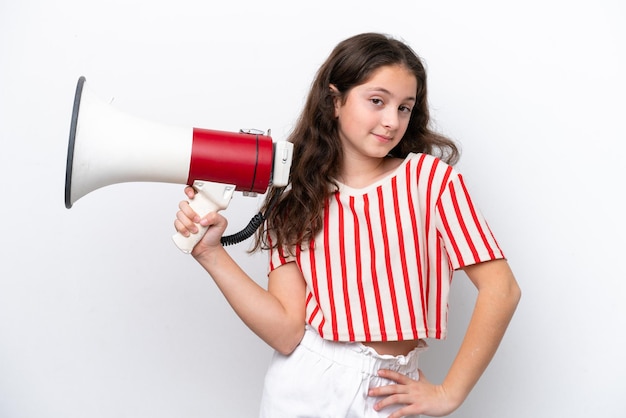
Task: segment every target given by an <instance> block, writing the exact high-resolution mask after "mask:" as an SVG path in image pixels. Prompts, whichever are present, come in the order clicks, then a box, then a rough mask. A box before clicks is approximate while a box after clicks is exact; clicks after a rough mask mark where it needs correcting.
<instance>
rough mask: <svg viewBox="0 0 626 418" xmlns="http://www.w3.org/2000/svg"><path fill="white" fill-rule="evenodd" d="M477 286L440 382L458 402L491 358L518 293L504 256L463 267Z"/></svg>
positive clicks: (516, 301) (470, 388)
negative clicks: (458, 342)
mask: <svg viewBox="0 0 626 418" xmlns="http://www.w3.org/2000/svg"><path fill="white" fill-rule="evenodd" d="M463 271H465V273H466V274H467V276H468V277H469V279H470V280H471V281H472V282H473V283H474V285H475V286H476V288H477V289H478V297H477V299H476V304H475V306H474V312H473V314H472V317H471V320H470V323H469V325H468V328H467V331H466V333H465V337H464V338H463V341H462V343H461V347H460V348H459V352H458V353H457V355H456V358H455V359H454V361H453V363H452V366H451V367H450V370H449V371H448V374H447V376H446V378H445V379H444V381H443V383H442V386H443V388H444V389H445V391H446V392H447V393H448V394H449V396H450V398H451V399H452V400H453V402H454V403H455V404H457V405H460V404H461V403H462V402H463V401H464V400H465V398H466V397H467V395H469V393H470V391H471V390H472V388H473V387H474V385H475V384H476V382H477V381H478V379H479V378H480V376H481V375H482V374H483V372H484V371H485V369H486V368H487V366H488V365H489V362H490V361H491V359H492V358H493V356H494V354H495V353H496V350H497V349H498V346H499V345H500V342H501V341H502V338H503V337H504V332H505V331H506V328H507V326H508V325H509V322H510V321H511V318H512V317H513V313H514V312H515V309H516V308H517V304H518V302H519V300H520V297H521V290H520V288H519V286H518V284H517V281H516V280H515V277H514V276H513V272H512V271H511V269H510V268H509V264H508V263H507V262H506V260H494V261H488V262H484V263H479V264H475V265H472V266H468V267H465V268H464V269H463Z"/></svg>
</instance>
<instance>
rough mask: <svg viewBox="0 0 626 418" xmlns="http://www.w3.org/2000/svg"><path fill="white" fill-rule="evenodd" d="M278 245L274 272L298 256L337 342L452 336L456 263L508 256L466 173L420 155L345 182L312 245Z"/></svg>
mask: <svg viewBox="0 0 626 418" xmlns="http://www.w3.org/2000/svg"><path fill="white" fill-rule="evenodd" d="M288 254H289V253H288V252H284V251H278V250H276V249H273V250H271V251H270V266H269V268H270V271H272V270H274V269H276V268H278V267H279V266H281V265H283V264H286V263H289V262H295V263H297V265H298V267H299V268H300V270H301V271H302V274H303V276H304V279H305V281H306V321H307V323H308V324H310V325H311V326H312V327H313V328H315V329H316V330H317V331H318V332H319V334H320V336H321V337H322V338H325V339H328V340H334V341H397V340H409V339H410V340H414V339H420V338H436V339H444V338H445V337H446V333H447V319H448V318H447V316H448V295H449V289H450V283H451V280H452V273H453V271H454V270H455V269H458V268H461V267H464V266H467V265H471V264H475V263H479V262H482V261H487V260H494V259H498V258H503V257H504V255H503V253H502V251H501V250H500V248H499V246H498V243H497V242H496V240H495V238H494V237H493V235H492V233H491V231H490V229H489V226H488V225H487V222H486V221H485V219H484V218H483V216H482V215H481V213H480V212H479V211H478V209H477V208H476V207H475V206H474V204H473V202H472V200H471V198H470V196H469V194H468V192H467V190H466V188H465V185H464V183H463V179H462V177H461V175H460V174H459V173H458V172H456V171H455V169H453V168H452V167H451V166H449V165H447V164H446V163H444V162H443V161H441V160H439V159H437V158H435V157H433V156H430V155H427V154H410V155H409V156H408V157H407V158H406V159H405V161H404V162H403V163H402V164H401V165H400V166H399V167H398V168H397V169H396V170H395V171H394V172H393V173H390V174H389V175H388V176H386V177H385V178H383V179H381V180H379V181H377V182H375V183H374V184H372V185H370V186H368V187H365V188H363V189H358V190H357V189H353V188H350V187H348V186H345V185H342V184H339V190H338V191H336V192H335V193H333V194H332V195H331V196H330V197H329V199H328V200H327V203H326V207H325V210H324V228H323V230H322V231H321V232H320V233H319V234H318V235H317V236H316V237H315V239H314V240H313V242H311V243H309V245H307V246H301V247H299V248H297V249H296V251H295V252H294V255H293V256H289V255H288Z"/></svg>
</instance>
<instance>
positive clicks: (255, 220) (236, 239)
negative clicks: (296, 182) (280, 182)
mask: <svg viewBox="0 0 626 418" xmlns="http://www.w3.org/2000/svg"><path fill="white" fill-rule="evenodd" d="M283 190H285V189H284V188H282V189H281V190H280V191H279V193H276V194H275V195H274V196H273V197H272V199H271V200H270V203H269V204H268V205H267V209H266V210H265V214H263V213H261V212H259V213H257V214H256V215H254V216H253V217H252V219H250V222H248V225H246V227H245V228H244V229H242V230H241V231H239V232H236V233H234V234H232V235H226V236H223V237H222V238H221V240H220V241H221V243H222V245H224V246H228V245H234V244H239V243H240V242H242V241H245V240H247V239H248V238H250V237H251V236H252V235H253V234H254V233H255V232H256V230H257V229H259V227H260V226H261V225H262V224H263V222H265V220H266V219H267V214H268V213H269V212H271V210H272V209H273V208H274V205H275V204H276V200H277V199H278V198H279V197H280V195H281V194H282V193H283Z"/></svg>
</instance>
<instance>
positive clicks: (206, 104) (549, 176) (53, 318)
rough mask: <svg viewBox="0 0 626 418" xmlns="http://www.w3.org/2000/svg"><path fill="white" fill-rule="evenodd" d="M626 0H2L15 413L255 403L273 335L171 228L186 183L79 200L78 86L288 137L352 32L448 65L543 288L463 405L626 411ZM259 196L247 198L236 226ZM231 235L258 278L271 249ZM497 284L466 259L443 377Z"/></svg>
mask: <svg viewBox="0 0 626 418" xmlns="http://www.w3.org/2000/svg"><path fill="white" fill-rule="evenodd" d="M625 10H626V9H625V6H624V5H623V2H621V1H619V0H614V1H612V0H596V1H593V2H592V1H587V2H583V1H530V2H529V1H527V2H517V3H512V4H511V3H510V2H499V1H487V0H482V1H477V2H465V1H445V2H443V1H440V2H434V1H433V2H425V1H396V0H388V1H386V2H380V1H376V2H374V1H369V0H367V1H364V0H359V1H343V2H342V1H326V0H323V1H321V0H318V1H315V2H283V1H266V2H256V1H251V0H243V1H237V2H219V3H218V2H197V1H189V0H179V1H176V2H165V1H161V0H156V1H155V0H149V1H148V0H144V1H139V0H112V1H108V2H87V1H79V0H57V1H54V2H49V1H41V0H0V141H1V149H0V190H1V192H2V205H0V218H1V219H2V221H3V222H2V223H1V224H0V232H1V235H2V237H3V238H2V242H3V247H2V252H1V255H0V257H1V262H0V417H2V418H40V417H46V418H84V417H90V418H99V417H102V418H104V417H106V418H110V417H151V418H161V417H163V418H165V417H168V418H169V417H184V418H195V417H253V416H255V413H256V410H257V406H258V402H259V399H260V392H261V385H262V379H263V374H264V371H265V367H266V365H267V362H268V360H269V357H270V355H271V352H270V350H269V349H268V348H267V347H266V346H265V345H264V344H263V343H262V342H260V341H259V340H258V339H257V338H256V337H255V336H254V335H253V334H252V333H251V332H250V331H248V330H247V328H245V327H244V326H243V325H241V323H240V321H239V319H238V318H237V317H236V315H235V314H233V313H232V311H231V310H230V307H229V306H228V304H227V303H226V302H225V301H224V300H223V298H222V297H221V294H219V292H218V290H217V288H216V287H215V286H214V284H213V283H212V281H211V279H210V278H209V277H208V275H206V274H205V273H204V272H203V270H201V268H200V267H199V266H198V265H197V264H196V263H195V262H194V261H193V259H191V258H190V257H189V256H186V255H184V254H182V253H181V252H179V251H178V249H176V248H175V247H174V246H173V244H172V242H171V240H170V236H171V234H172V233H173V232H174V231H173V219H174V214H175V211H176V207H177V204H178V201H179V200H181V199H182V197H183V194H182V188H183V187H182V186H179V185H171V184H154V183H142V184H138V183H133V184H120V185H114V186H110V187H107V188H104V189H101V190H98V191H96V192H94V193H92V194H89V195H87V196H86V197H84V198H83V199H81V200H79V201H78V202H77V203H76V204H75V205H74V207H73V208H72V209H71V210H67V209H65V207H64V204H63V192H64V176H65V160H66V151H67V140H68V133H69V122H70V116H71V107H72V102H73V95H74V88H75V85H76V81H77V79H78V77H79V76H81V75H84V76H86V78H87V83H88V84H89V86H90V87H91V89H92V90H93V91H94V92H96V93H97V94H98V95H100V97H102V99H103V100H106V101H108V102H111V103H112V104H114V105H115V106H116V107H118V108H119V109H121V110H123V111H125V112H128V113H130V114H133V115H136V116H139V117H141V118H145V119H148V120H154V121H160V122H164V123H168V124H172V125H181V126H197V127H203V128H212V129H221V130H234V131H236V130H238V129H239V128H258V129H267V128H271V129H272V132H273V136H274V138H275V139H277V140H281V139H283V138H284V137H285V136H286V135H287V134H288V132H289V130H290V128H291V126H292V124H293V123H294V120H295V118H296V117H297V115H298V113H299V111H300V109H301V107H302V104H303V100H304V96H305V94H306V92H307V90H308V87H309V84H310V82H311V80H312V77H313V74H314V72H315V71H316V70H317V68H318V66H319V65H320V64H321V62H322V61H323V60H324V59H325V58H326V56H327V54H328V53H329V52H330V50H331V48H332V47H333V46H334V45H335V44H336V43H337V42H339V41H340V40H342V39H344V38H346V37H348V36H350V35H353V34H356V33H358V32H363V31H381V32H386V33H390V34H393V35H395V36H398V37H401V38H403V39H405V40H406V41H408V42H409V43H410V44H411V45H412V46H413V47H414V49H415V50H416V51H418V53H419V54H420V55H422V56H423V57H424V59H425V61H426V63H427V66H428V68H429V74H430V99H431V103H432V107H433V116H434V118H435V121H436V123H437V126H438V127H439V129H440V130H441V131H442V132H444V133H445V134H448V135H450V136H452V137H453V138H455V139H456V140H457V141H458V142H459V143H460V144H461V146H462V149H463V157H462V161H461V163H460V164H459V169H460V170H461V171H462V172H463V173H464V174H465V177H466V179H467V182H468V183H469V185H470V188H471V189H472V191H473V193H474V195H475V198H476V199H477V200H478V201H479V204H480V206H481V208H482V209H483V212H484V213H485V214H486V216H487V218H488V219H489V221H490V224H491V226H492V229H493V230H494V231H495V233H496V235H497V236H498V238H499V240H500V243H501V245H502V247H503V248H504V249H505V251H506V254H507V255H508V257H509V259H510V262H511V265H512V266H513V269H514V271H515V273H516V276H517V277H518V279H519V282H520V284H521V286H522V289H523V292H524V295H523V298H522V302H521V305H520V307H519V310H518V312H517V314H516V316H515V318H514V320H513V322H512V324H511V327H510V330H509V332H508V334H507V335H506V337H505V340H504V341H503V343H502V346H501V349H500V351H499V352H498V354H497V356H496V358H495V359H494V361H493V362H492V364H491V366H490V368H489V369H488V371H487V372H486V373H485V375H484V377H483V379H482V380H481V381H480V383H479V384H478V386H477V387H476V389H475V390H474V392H473V393H472V394H471V396H470V397H469V399H468V400H467V402H466V403H465V404H464V406H463V407H462V408H461V409H459V410H458V411H457V412H456V413H454V414H453V416H455V417H498V418H499V417H512V418H513V417H520V418H521V417H528V416H532V417H536V418H539V417H546V418H551V417H570V418H574V417H576V418H578V417H592V416H593V417H604V418H606V417H624V416H626V406H624V401H623V396H624V394H626V383H624V376H625V375H626V364H625V363H626V362H625V360H624V354H623V353H624V346H625V345H626V304H624V303H623V302H622V301H623V299H624V296H623V294H624V292H626V284H625V280H624V279H625V275H624V273H623V272H622V271H621V269H620V268H619V267H620V264H621V262H620V261H619V260H620V259H621V257H623V256H624V250H625V249H626V248H625V246H624V241H623V237H624V236H626V227H625V222H624V215H623V209H622V208H621V206H622V204H623V199H624V194H625V193H624V184H623V180H624V174H623V171H622V166H623V162H622V161H623V153H624V151H625V149H624V141H625V140H626V129H625V128H624V124H623V117H624V113H625V111H626V107H625V105H624V97H625V95H626V83H625V82H624V74H626V29H625V26H624V22H625V21H626V20H625V18H626V12H625ZM259 202H260V200H258V199H254V198H246V197H243V196H241V195H239V194H238V195H237V196H235V198H234V199H233V201H232V202H231V205H230V207H229V209H228V210H227V211H226V214H227V215H228V217H229V219H230V221H231V229H230V230H231V231H235V230H238V229H239V227H241V226H243V225H244V224H245V223H247V221H248V219H249V218H250V217H251V216H252V215H253V214H254V213H255V212H256V210H257V207H258V204H259ZM247 248H248V244H241V245H239V246H236V247H233V248H232V253H233V254H234V255H235V257H236V258H237V259H238V260H239V261H240V263H241V264H242V265H243V266H244V267H245V268H246V269H247V271H249V273H250V274H251V275H252V276H253V277H254V278H255V279H256V280H257V281H259V283H265V280H266V277H265V269H266V267H265V266H266V262H265V255H262V254H261V255H255V256H249V255H247V254H246V253H245V250H246V249H247ZM474 296H475V291H474V289H473V288H472V287H471V286H470V285H469V284H468V280H467V279H466V277H464V276H463V275H461V274H459V275H457V276H456V277H455V280H454V286H453V294H452V300H451V313H450V315H451V330H450V332H451V336H450V337H449V338H448V340H447V341H445V342H431V350H429V352H428V353H427V354H426V355H425V356H424V360H423V363H422V367H423V369H424V371H425V372H426V374H427V376H429V377H430V378H431V379H432V380H435V381H439V380H441V379H442V377H443V375H444V373H445V372H446V370H447V367H448V366H449V364H450V362H451V360H452V357H453V355H454V353H455V351H456V349H457V347H458V345H459V343H460V339H461V336H462V332H463V329H464V326H465V324H466V323H467V321H468V320H469V315H470V312H471V308H472V306H471V304H472V301H473V298H474Z"/></svg>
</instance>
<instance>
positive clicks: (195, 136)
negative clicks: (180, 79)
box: [65, 77, 293, 253]
mask: <svg viewBox="0 0 626 418" xmlns="http://www.w3.org/2000/svg"><path fill="white" fill-rule="evenodd" d="M292 152H293V144H291V143H290V142H286V141H278V142H274V141H273V140H272V137H271V136H270V133H269V132H268V134H267V135H266V134H265V133H264V132H262V131H257V130H241V131H239V132H236V133H235V132H226V131H219V130H210V129H200V128H195V127H189V128H188V127H177V126H171V125H167V124H161V123H156V122H152V121H147V120H143V119H140V118H137V117H134V116H131V115H128V114H126V113H124V112H121V111H120V110H118V109H116V108H115V107H114V106H112V105H110V104H107V103H105V102H103V101H101V100H100V99H99V98H97V97H96V96H95V95H94V94H93V93H92V92H91V91H90V89H89V88H88V86H87V85H86V79H85V77H80V78H79V79H78V83H77V85H76V93H75V96H74V106H73V110H72V121H71V127H70V138H69V144H68V151H67V165H66V174H65V206H66V207H67V208H68V209H69V208H71V207H72V205H73V204H74V203H75V202H76V201H77V200H78V199H80V198H81V197H83V196H85V195H86V194H88V193H90V192H92V191H94V190H96V189H99V188H101V187H104V186H108V185H112V184H116V183H124V182H163V183H177V184H187V185H190V186H193V187H194V188H195V189H196V192H197V193H196V196H195V197H194V198H193V199H192V201H191V203H190V204H191V206H192V208H193V209H194V210H195V211H196V213H198V214H199V215H200V216H204V215H205V214H207V213H209V212H212V211H219V210H223V209H225V208H226V207H228V204H229V203H230V200H231V198H232V196H233V193H234V192H235V191H241V192H243V193H244V194H246V195H256V194H257V193H265V192H266V191H267V188H268V187H269V186H270V185H273V186H276V187H283V186H286V185H287V184H288V181H289V171H290V169H291V160H292ZM198 229H199V232H198V233H197V234H193V235H191V236H190V237H184V236H182V235H181V234H175V235H174V237H173V239H174V242H175V243H176V245H177V246H178V247H179V248H180V249H181V250H182V251H183V252H186V253H189V252H191V250H192V249H193V247H194V246H195V245H196V244H197V243H198V241H199V240H200V239H201V237H202V235H203V233H204V231H205V230H206V228H205V227H202V226H200V225H198Z"/></svg>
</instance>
